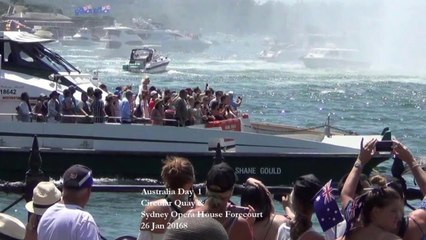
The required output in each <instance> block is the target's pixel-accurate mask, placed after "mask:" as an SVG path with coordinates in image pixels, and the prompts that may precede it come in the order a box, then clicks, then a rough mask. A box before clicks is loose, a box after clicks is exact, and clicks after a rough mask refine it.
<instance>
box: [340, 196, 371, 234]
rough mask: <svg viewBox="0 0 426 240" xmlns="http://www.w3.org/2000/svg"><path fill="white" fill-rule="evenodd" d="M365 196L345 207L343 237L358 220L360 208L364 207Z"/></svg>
mask: <svg viewBox="0 0 426 240" xmlns="http://www.w3.org/2000/svg"><path fill="white" fill-rule="evenodd" d="M366 196H367V194H363V195H361V196H358V197H356V198H355V199H354V200H352V201H350V202H349V203H348V205H346V207H345V213H344V215H345V221H346V231H345V235H346V233H348V232H349V231H350V230H351V229H352V228H353V227H354V223H356V221H357V220H358V218H359V215H360V214H361V210H362V207H363V206H364V201H365V197H366Z"/></svg>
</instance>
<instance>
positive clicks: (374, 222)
mask: <svg viewBox="0 0 426 240" xmlns="http://www.w3.org/2000/svg"><path fill="white" fill-rule="evenodd" d="M363 143H364V140H361V150H360V153H359V155H358V158H357V160H356V161H355V164H354V166H353V168H352V170H351V172H350V173H349V176H348V178H347V179H346V181H345V184H344V185H343V189H342V193H341V195H340V196H341V201H342V206H345V207H346V206H347V205H348V204H350V203H351V202H353V201H354V198H355V191H356V187H357V184H358V182H359V179H360V175H361V173H362V168H363V166H365V165H366V164H367V163H368V161H370V160H371V158H372V157H373V155H374V154H375V153H376V150H375V149H376V143H377V139H372V140H370V141H369V142H368V143H367V144H365V145H364V144H363ZM402 216H403V201H402V199H401V196H400V195H399V193H398V192H397V191H395V190H394V189H393V188H390V187H378V186H376V187H373V188H372V190H370V191H369V192H367V193H366V196H365V200H364V203H363V207H362V215H361V218H362V224H363V226H361V227H358V228H354V229H352V230H350V231H349V233H348V234H347V235H346V236H345V237H344V238H343V239H346V240H348V239H349V240H364V239H389V240H392V239H401V238H400V237H398V236H397V235H395V234H394V233H396V232H397V231H398V228H399V224H400V220H401V219H402Z"/></svg>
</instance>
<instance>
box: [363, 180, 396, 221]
mask: <svg viewBox="0 0 426 240" xmlns="http://www.w3.org/2000/svg"><path fill="white" fill-rule="evenodd" d="M395 200H401V201H402V199H401V196H400V194H399V193H398V192H397V191H396V190H394V189H393V188H391V187H374V188H373V189H372V190H371V191H370V192H369V193H367V196H366V197H365V202H364V207H363V208H362V220H363V223H364V224H365V225H368V224H370V223H371V220H372V219H371V212H372V211H373V209H374V208H375V207H376V208H384V207H386V206H388V205H389V204H391V203H392V202H393V201H395Z"/></svg>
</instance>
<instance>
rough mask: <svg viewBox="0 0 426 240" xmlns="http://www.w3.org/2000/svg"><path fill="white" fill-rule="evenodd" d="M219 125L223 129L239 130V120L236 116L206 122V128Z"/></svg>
mask: <svg viewBox="0 0 426 240" xmlns="http://www.w3.org/2000/svg"><path fill="white" fill-rule="evenodd" d="M214 127H220V128H222V130H224V131H237V132H241V121H240V119H238V118H233V119H227V120H221V121H211V122H208V123H206V128H214Z"/></svg>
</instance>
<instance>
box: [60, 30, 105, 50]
mask: <svg viewBox="0 0 426 240" xmlns="http://www.w3.org/2000/svg"><path fill="white" fill-rule="evenodd" d="M60 42H61V44H62V45H64V46H92V45H95V44H98V43H99V39H97V38H96V37H94V36H93V35H92V32H91V31H90V30H89V29H88V28H80V29H79V30H78V31H77V33H75V34H74V35H73V36H64V37H62V39H61V41H60Z"/></svg>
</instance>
